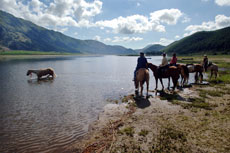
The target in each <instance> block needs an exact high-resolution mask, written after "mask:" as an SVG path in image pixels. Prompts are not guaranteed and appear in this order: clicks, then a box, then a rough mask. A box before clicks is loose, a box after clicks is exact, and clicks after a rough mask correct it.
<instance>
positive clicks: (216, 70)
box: [208, 62, 218, 79]
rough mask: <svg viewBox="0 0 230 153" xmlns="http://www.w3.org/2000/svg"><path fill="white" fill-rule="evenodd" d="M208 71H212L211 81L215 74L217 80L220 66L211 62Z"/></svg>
mask: <svg viewBox="0 0 230 153" xmlns="http://www.w3.org/2000/svg"><path fill="white" fill-rule="evenodd" d="M208 70H210V71H211V76H210V79H211V78H212V75H213V74H215V79H216V77H217V73H218V66H217V65H216V64H214V63H212V62H209V64H208Z"/></svg>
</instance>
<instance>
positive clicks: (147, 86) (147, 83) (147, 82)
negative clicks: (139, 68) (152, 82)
mask: <svg viewBox="0 0 230 153" xmlns="http://www.w3.org/2000/svg"><path fill="white" fill-rule="evenodd" d="M146 88H147V93H146V98H148V96H149V81H146Z"/></svg>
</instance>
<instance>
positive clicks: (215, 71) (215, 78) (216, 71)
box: [215, 71, 217, 80]
mask: <svg viewBox="0 0 230 153" xmlns="http://www.w3.org/2000/svg"><path fill="white" fill-rule="evenodd" d="M216 78H217V71H215V80H216Z"/></svg>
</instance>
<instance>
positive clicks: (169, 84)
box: [168, 77, 170, 90]
mask: <svg viewBox="0 0 230 153" xmlns="http://www.w3.org/2000/svg"><path fill="white" fill-rule="evenodd" d="M168 80H169V81H168V90H169V89H170V77H169V78H168Z"/></svg>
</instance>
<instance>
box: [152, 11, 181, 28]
mask: <svg viewBox="0 0 230 153" xmlns="http://www.w3.org/2000/svg"><path fill="white" fill-rule="evenodd" d="M182 15H183V14H182V12H181V11H180V10H178V9H163V10H159V11H155V12H153V13H150V19H151V21H152V22H160V23H167V24H170V25H172V24H176V23H177V21H178V19H179V18H180V17H181V16H182Z"/></svg>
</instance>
